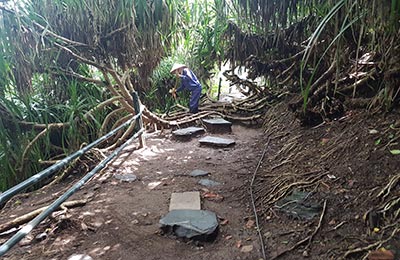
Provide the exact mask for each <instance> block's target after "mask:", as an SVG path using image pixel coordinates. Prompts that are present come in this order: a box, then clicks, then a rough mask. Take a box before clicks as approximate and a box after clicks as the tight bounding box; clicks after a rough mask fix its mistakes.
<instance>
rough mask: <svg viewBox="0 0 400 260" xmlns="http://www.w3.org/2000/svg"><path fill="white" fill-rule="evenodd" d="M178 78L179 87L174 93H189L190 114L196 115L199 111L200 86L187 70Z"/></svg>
mask: <svg viewBox="0 0 400 260" xmlns="http://www.w3.org/2000/svg"><path fill="white" fill-rule="evenodd" d="M180 78H181V86H180V87H179V88H178V89H177V90H176V91H177V92H179V91H182V90H185V89H186V90H188V91H190V93H191V95H190V100H189V109H190V112H191V113H197V112H198V111H199V100H200V96H201V84H200V82H199V80H198V79H197V77H196V75H194V73H193V71H191V70H190V69H188V68H185V69H183V71H182V74H181V75H180Z"/></svg>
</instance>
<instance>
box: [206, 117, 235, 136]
mask: <svg viewBox="0 0 400 260" xmlns="http://www.w3.org/2000/svg"><path fill="white" fill-rule="evenodd" d="M203 123H204V125H205V126H206V128H207V131H208V132H210V133H230V132H232V123H231V122H229V121H226V120H225V119H223V118H208V119H203Z"/></svg>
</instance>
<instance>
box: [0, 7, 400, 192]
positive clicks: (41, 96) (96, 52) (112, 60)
mask: <svg viewBox="0 0 400 260" xmlns="http://www.w3.org/2000/svg"><path fill="white" fill-rule="evenodd" d="M399 18H400V0H384V1H378V0H339V1H331V0H328V1H320V0H279V1H278V0H252V1H249V0H231V1H229V0H213V1H211V0H203V1H200V0H192V1H189V0H151V1H148V0H146V1H144V0H122V1H114V0H89V1H78V0H65V1H61V0H56V1H54V0H51V1H50V0H24V1H16V0H5V1H0V124H1V127H0V169H1V173H0V190H5V189H6V188H7V187H10V186H12V185H14V184H16V183H18V182H20V181H22V180H24V179H26V178H27V177H29V176H31V175H32V174H35V173H37V172H38V171H40V170H43V169H44V168H46V167H48V166H49V165H52V164H54V163H55V162H57V161H58V160H60V159H62V158H63V157H65V156H66V155H68V154H70V153H71V152H73V151H76V150H77V149H79V148H80V147H82V146H83V145H84V144H87V143H89V142H91V141H94V140H95V139H97V138H98V137H100V136H102V135H103V134H105V133H107V132H108V131H110V130H111V129H114V128H116V127H117V126H119V125H121V124H122V123H123V122H125V121H126V120H128V119H129V117H130V116H131V115H132V113H134V109H133V104H132V98H131V93H132V92H133V91H136V92H138V93H139V96H140V97H141V101H142V103H143V104H144V106H145V107H146V109H145V115H144V116H145V118H144V119H145V122H146V126H147V127H148V128H150V127H153V125H154V124H161V125H163V127H169V126H173V125H174V124H175V121H176V120H175V119H176V118H173V117H169V118H168V117H165V113H168V112H169V111H170V110H171V109H173V108H174V107H176V105H175V102H176V101H175V100H173V99H172V97H171V96H170V95H169V93H168V90H169V89H170V88H172V87H173V86H175V85H176V84H177V82H176V79H175V78H174V77H173V76H172V75H171V74H170V73H169V70H170V68H171V66H172V64H173V63H174V62H181V63H185V64H188V65H189V66H190V67H191V68H192V69H193V70H194V71H196V74H198V76H199V77H200V78H201V81H202V83H203V85H204V86H205V98H204V99H203V102H204V106H203V111H205V110H210V111H217V112H218V113H220V114H222V115H227V116H230V117H231V118H233V119H237V120H241V119H243V120H245V119H246V120H253V119H255V118H257V117H259V116H262V114H263V113H264V112H265V109H267V108H268V104H270V103H272V102H274V101H276V100H279V99H283V98H285V97H287V96H292V94H294V95H293V97H294V98H293V99H291V100H290V104H288V105H289V107H290V109H291V110H293V112H294V113H296V116H297V117H298V118H299V120H300V122H301V123H302V124H303V125H317V124H319V123H321V122H323V121H324V120H330V119H334V118H337V117H340V116H342V115H343V114H344V113H345V112H346V109H347V108H349V107H363V108H365V109H366V110H370V111H379V112H390V111H391V109H393V108H394V107H396V106H398V105H399V99H400V95H399V92H400V87H399V86H400V85H399V83H400V82H399V76H400V40H399V39H400V31H399V29H400V22H399ZM225 63H228V64H229V66H230V70H229V71H225V72H224V74H225V76H226V77H227V79H228V80H230V81H231V82H232V84H236V85H238V86H239V88H240V89H242V92H243V93H244V94H245V95H246V96H247V97H248V102H247V103H241V104H239V105H242V106H241V107H240V106H232V105H229V104H228V105H226V106H225V105H224V106H223V105H220V104H218V103H216V102H215V100H213V96H211V95H209V93H210V92H211V91H213V89H215V85H216V83H215V82H214V81H213V80H212V79H213V76H214V75H215V74H216V73H218V72H219V70H220V68H221V65H222V64H225ZM239 67H240V68H245V69H246V70H247V72H248V79H245V80H244V79H240V78H238V77H237V75H235V73H234V72H235V69H236V68H239ZM256 79H257V81H255V80H256ZM260 79H261V80H260ZM256 82H257V83H256ZM178 102H179V103H181V104H185V101H184V99H183V100H182V99H181V100H179V101H178ZM222 106H223V108H221V107H222ZM238 107H239V108H238ZM163 114H164V116H163ZM200 115H203V114H200ZM256 116H257V117H256ZM182 118H183V117H181V119H182ZM185 120H186V119H185ZM187 120H189V121H190V120H191V119H190V118H189V119H187ZM187 120H186V121H185V122H188V121H187ZM131 130H132V129H130V130H127V131H126V132H122V131H121V132H120V133H119V134H118V135H116V136H115V137H114V138H112V140H109V141H107V142H105V143H103V144H102V145H101V147H100V148H102V149H113V148H114V147H116V146H117V145H118V144H119V143H120V142H121V141H123V139H124V138H126V137H127V136H129V135H130V134H132V131H131ZM121 138H122V140H121ZM88 167H89V166H88ZM66 170H68V169H66Z"/></svg>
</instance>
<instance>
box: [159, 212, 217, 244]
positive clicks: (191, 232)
mask: <svg viewBox="0 0 400 260" xmlns="http://www.w3.org/2000/svg"><path fill="white" fill-rule="evenodd" d="M160 224H161V229H162V230H163V231H164V232H165V233H174V235H176V236H178V237H181V238H189V239H193V240H202V241H212V240H214V239H215V238H216V237H217V233H218V219H217V215H216V214H215V213H214V212H211V211H208V210H173V211H170V212H169V213H168V214H167V215H166V216H164V217H163V218H161V219H160Z"/></svg>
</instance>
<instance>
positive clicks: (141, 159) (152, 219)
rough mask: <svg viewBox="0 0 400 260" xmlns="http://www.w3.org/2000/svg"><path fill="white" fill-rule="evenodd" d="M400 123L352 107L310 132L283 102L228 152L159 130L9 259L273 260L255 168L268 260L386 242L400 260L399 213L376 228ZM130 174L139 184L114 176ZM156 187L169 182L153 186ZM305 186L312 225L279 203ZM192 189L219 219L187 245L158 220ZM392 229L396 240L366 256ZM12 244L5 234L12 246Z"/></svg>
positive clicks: (45, 194)
mask: <svg viewBox="0 0 400 260" xmlns="http://www.w3.org/2000/svg"><path fill="white" fill-rule="evenodd" d="M399 118H400V117H399V114H398V113H396V112H393V113H391V114H390V115H386V116H384V115H382V114H377V115H372V114H366V113H365V112H363V113H362V112H361V111H350V112H348V113H347V114H346V115H345V116H344V117H343V118H340V119H338V120H336V121H331V122H326V123H324V124H322V125H319V126H317V127H313V128H304V127H300V126H299V124H298V122H297V121H296V119H295V118H294V116H293V115H292V114H291V113H289V112H288V111H287V108H286V106H285V105H283V104H282V105H278V106H277V107H275V108H274V109H271V111H270V112H269V113H268V114H267V115H266V119H265V124H264V127H263V128H262V127H261V126H260V127H258V128H257V127H254V126H252V127H248V126H243V125H238V124H234V126H233V128H232V130H233V131H232V133H231V134H223V135H217V136H221V137H227V138H232V139H235V140H236V145H234V146H232V147H228V148H211V147H205V146H200V145H199V142H198V140H199V138H200V137H201V136H197V137H194V138H192V139H191V140H189V141H179V140H175V139H173V138H172V137H171V135H170V131H165V132H163V133H153V134H148V135H147V138H146V139H147V147H146V148H143V149H139V150H138V149H136V145H137V144H135V145H132V146H130V147H128V148H127V149H125V150H124V151H123V153H122V154H121V155H120V156H119V158H118V159H117V160H116V161H114V162H113V163H112V165H110V166H109V167H108V168H107V169H106V170H104V171H103V172H102V173H101V174H100V175H98V176H96V177H95V178H94V179H93V180H91V181H90V182H89V183H88V184H87V185H85V187H84V188H82V189H81V190H80V191H79V192H78V193H77V194H75V195H74V196H73V197H72V198H71V199H70V200H81V199H85V200H87V203H86V204H85V205H83V206H80V207H76V208H72V209H69V210H68V211H67V212H62V211H59V212H58V214H56V216H53V218H51V219H47V220H46V221H45V222H44V223H43V224H41V225H40V226H39V227H38V228H36V229H35V230H34V231H33V232H32V233H31V234H30V235H29V236H28V238H27V239H24V240H23V241H22V242H21V243H20V244H19V245H17V246H15V247H14V248H13V249H12V250H10V252H9V253H7V255H6V257H5V258H4V259H68V257H70V256H71V255H73V254H86V255H90V256H91V257H92V258H93V259H128V260H129V259H132V260H133V259H261V258H263V255H262V251H261V242H260V240H259V237H258V233H257V228H256V224H255V218H254V214H253V211H252V201H251V199H250V193H249V186H250V182H251V180H252V178H253V176H254V174H255V173H256V175H255V179H254V186H253V188H254V198H255V205H256V208H257V213H258V215H259V216H260V227H261V229H260V230H261V232H260V233H261V235H262V237H263V242H264V246H265V252H266V259H274V258H278V259H303V258H308V259H340V258H343V257H344V256H345V255H346V256H347V257H348V258H349V259H363V257H365V256H366V254H367V253H368V251H370V250H374V249H376V248H378V247H384V248H385V249H389V250H391V251H393V253H395V254H397V255H396V257H397V258H395V259H398V258H399V250H400V243H399V241H400V237H399V233H398V232H394V231H396V230H395V227H396V226H397V227H398V225H397V224H396V223H398V216H397V218H396V217H395V216H394V215H393V214H392V211H388V212H386V213H387V214H385V216H384V217H383V216H382V215H379V214H377V215H378V217H377V219H378V220H377V222H376V223H373V224H374V227H371V223H369V221H368V219H369V217H368V215H365V213H367V212H377V209H379V207H380V206H381V205H385V202H387V201H389V200H390V199H395V198H396V196H399V195H400V191H399V186H398V185H397V186H395V185H394V186H393V187H392V189H391V190H390V192H387V195H386V196H384V197H382V196H381V197H379V196H378V194H379V193H380V192H381V191H382V189H383V188H384V187H385V186H386V185H387V184H388V182H389V181H390V180H391V178H394V177H395V176H396V175H398V171H399V169H400V157H399V156H400V155H393V154H391V153H390V150H394V149H399V147H398V143H397V141H396V139H395V138H396V137H398V136H400V132H399V128H400V121H399ZM203 136H204V135H203ZM393 140H394V141H393ZM266 144H268V146H266ZM261 159H262V160H261ZM259 162H261V163H260V165H259V166H260V167H258V168H257V165H258V164H259ZM194 169H201V170H205V171H208V172H209V173H210V174H209V176H208V178H210V179H212V180H214V181H217V182H220V183H221V185H219V186H216V187H212V188H206V187H204V186H201V185H200V184H198V181H199V178H194V177H189V176H187V174H189V173H190V172H191V171H192V170H194ZM256 170H257V171H256ZM126 173H131V174H135V175H136V176H137V177H138V180H136V181H133V182H130V183H129V182H122V181H120V180H118V179H116V178H115V177H114V175H115V174H126ZM81 176H82V175H80V174H75V175H73V176H71V177H69V178H67V180H66V181H64V182H63V183H61V184H58V185H52V186H50V187H47V188H45V189H42V190H39V191H36V192H33V193H30V194H27V195H24V196H18V197H16V198H14V199H13V200H12V201H11V202H10V203H8V205H7V207H5V208H4V209H3V210H2V212H1V216H0V224H2V223H5V222H7V221H8V220H11V219H14V218H15V217H17V216H21V215H23V214H25V213H28V212H30V211H32V210H34V209H36V208H39V207H42V206H45V205H47V204H48V203H49V202H51V201H52V200H53V199H54V198H56V197H57V196H59V195H60V194H61V192H62V191H63V190H66V189H67V188H68V185H70V184H71V183H73V182H74V181H76V180H78V178H79V177H81ZM156 181H157V182H161V184H159V185H158V186H157V187H155V188H150V187H149V184H150V183H153V182H156ZM293 190H300V191H305V192H309V193H310V195H309V196H308V197H307V198H306V199H307V202H309V203H313V204H315V205H318V206H319V207H318V212H317V214H316V216H314V217H313V218H311V219H303V218H300V217H296V216H293V214H290V213H288V212H287V211H282V210H280V209H279V208H277V207H276V202H277V201H278V200H279V199H281V198H284V197H285V196H287V195H289V194H290V193H291V192H293ZM184 191H200V192H201V194H202V195H203V198H202V209H207V210H211V211H214V212H216V214H217V215H218V217H219V221H220V230H219V234H218V236H217V239H216V240H215V241H214V242H211V243H207V242H200V243H199V242H193V241H185V240H182V239H177V238H175V237H173V236H171V235H166V234H162V233H161V232H160V229H159V224H158V222H159V220H160V218H161V217H162V216H164V215H165V214H166V213H167V212H168V206H169V199H170V196H171V193H172V192H184ZM385 194H386V193H385ZM396 221H397V222H396ZM374 228H375V229H374ZM392 233H393V236H392V237H391V239H389V240H388V241H387V242H382V243H381V244H380V243H377V244H376V246H375V247H371V248H368V249H365V250H360V252H357V249H360V248H361V249H363V248H364V247H367V246H368V245H370V244H373V243H376V242H377V241H378V242H379V241H383V240H385V239H387V238H388V236H389V235H390V234H392ZM9 237H10V235H2V236H0V242H4V241H5V240H6V239H7V238H9ZM352 250H353V251H356V252H354V253H351V252H350V253H349V251H352Z"/></svg>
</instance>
